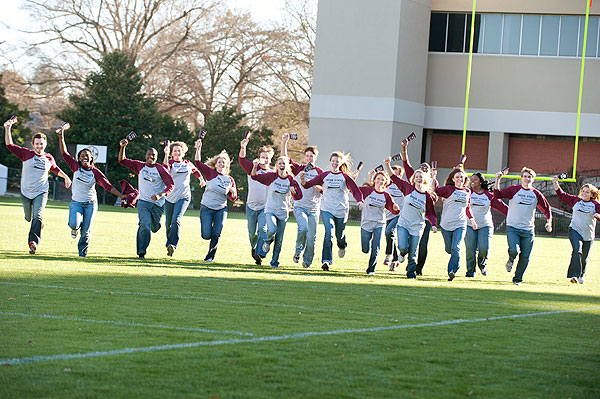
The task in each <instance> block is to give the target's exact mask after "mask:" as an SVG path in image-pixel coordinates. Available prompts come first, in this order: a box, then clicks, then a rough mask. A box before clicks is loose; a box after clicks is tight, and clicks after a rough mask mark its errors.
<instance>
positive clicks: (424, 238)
mask: <svg viewBox="0 0 600 399" xmlns="http://www.w3.org/2000/svg"><path fill="white" fill-rule="evenodd" d="M430 231H431V223H429V220H427V219H425V230H423V234H421V238H420V241H419V256H418V258H417V275H419V276H420V275H421V274H423V266H425V261H426V260H427V246H428V245H429V233H430Z"/></svg>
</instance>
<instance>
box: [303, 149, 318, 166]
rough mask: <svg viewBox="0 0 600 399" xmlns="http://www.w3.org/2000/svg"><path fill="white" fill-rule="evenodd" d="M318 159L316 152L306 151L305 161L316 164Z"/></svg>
mask: <svg viewBox="0 0 600 399" xmlns="http://www.w3.org/2000/svg"><path fill="white" fill-rule="evenodd" d="M316 161H317V156H316V155H315V153H314V152H312V151H306V152H305V153H304V162H306V163H309V162H310V163H312V164H313V165H314V164H315V162H316Z"/></svg>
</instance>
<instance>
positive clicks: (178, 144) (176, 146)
mask: <svg viewBox="0 0 600 399" xmlns="http://www.w3.org/2000/svg"><path fill="white" fill-rule="evenodd" d="M187 151H188V146H187V144H186V143H184V142H183V141H175V142H174V143H171V157H172V158H173V160H174V161H177V162H180V161H181V160H182V159H183V158H184V157H185V154H186V153H187Z"/></svg>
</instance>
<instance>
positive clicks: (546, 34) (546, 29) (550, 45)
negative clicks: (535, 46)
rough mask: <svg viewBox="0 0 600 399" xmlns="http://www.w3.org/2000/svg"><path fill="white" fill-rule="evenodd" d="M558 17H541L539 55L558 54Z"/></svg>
mask: <svg viewBox="0 0 600 399" xmlns="http://www.w3.org/2000/svg"><path fill="white" fill-rule="evenodd" d="M559 24H560V17H559V16H556V15H543V16H542V41H541V46H540V55H557V54H558V26H559Z"/></svg>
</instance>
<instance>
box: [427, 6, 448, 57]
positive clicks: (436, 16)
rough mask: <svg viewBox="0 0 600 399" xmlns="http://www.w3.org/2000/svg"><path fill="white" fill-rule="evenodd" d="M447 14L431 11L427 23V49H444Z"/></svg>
mask: <svg viewBox="0 0 600 399" xmlns="http://www.w3.org/2000/svg"><path fill="white" fill-rule="evenodd" d="M447 20H448V14H447V13H445V12H443V13H440V12H432V13H431V22H430V25H429V51H442V52H443V51H446V22H447Z"/></svg>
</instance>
